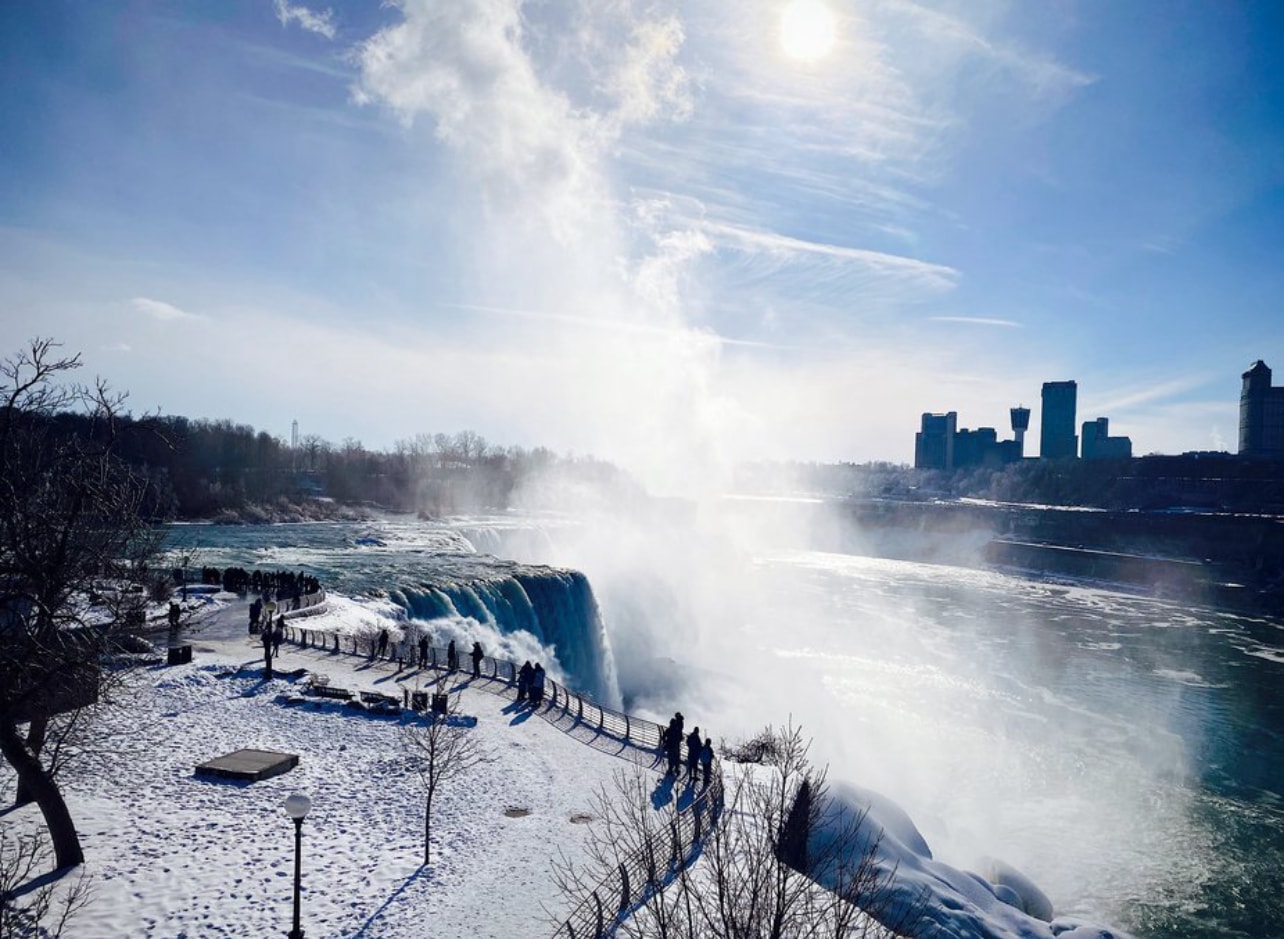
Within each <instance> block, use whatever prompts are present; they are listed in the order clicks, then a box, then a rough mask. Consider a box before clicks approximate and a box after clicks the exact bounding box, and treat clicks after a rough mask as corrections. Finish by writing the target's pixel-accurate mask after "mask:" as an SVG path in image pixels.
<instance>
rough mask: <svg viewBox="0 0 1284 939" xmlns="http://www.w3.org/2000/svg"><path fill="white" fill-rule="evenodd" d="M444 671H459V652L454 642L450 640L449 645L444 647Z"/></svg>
mask: <svg viewBox="0 0 1284 939" xmlns="http://www.w3.org/2000/svg"><path fill="white" fill-rule="evenodd" d="M446 670H447V671H450V672H457V671H459V651H458V650H457V649H456V648H455V640H453V639H452V640H450V645H448V646H446Z"/></svg>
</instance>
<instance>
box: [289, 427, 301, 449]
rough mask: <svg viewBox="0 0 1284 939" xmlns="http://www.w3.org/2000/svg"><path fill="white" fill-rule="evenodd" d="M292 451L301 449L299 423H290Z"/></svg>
mask: <svg viewBox="0 0 1284 939" xmlns="http://www.w3.org/2000/svg"><path fill="white" fill-rule="evenodd" d="M290 449H292V450H297V449H299V422H298V421H291V422H290Z"/></svg>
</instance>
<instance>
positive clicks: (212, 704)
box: [0, 612, 650, 939]
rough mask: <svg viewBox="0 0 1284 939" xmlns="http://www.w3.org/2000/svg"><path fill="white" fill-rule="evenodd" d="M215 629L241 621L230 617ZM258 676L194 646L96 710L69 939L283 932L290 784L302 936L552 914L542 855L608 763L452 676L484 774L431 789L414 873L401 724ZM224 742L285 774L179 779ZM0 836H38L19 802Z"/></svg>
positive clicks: (251, 653)
mask: <svg viewBox="0 0 1284 939" xmlns="http://www.w3.org/2000/svg"><path fill="white" fill-rule="evenodd" d="M235 620H236V622H237V623H238V624H239V623H243V622H244V618H243V616H242V614H241V613H240V612H236V613H235ZM276 664H277V666H278V676H279V675H280V674H281V670H294V669H299V668H306V669H310V670H315V671H319V672H323V673H324V674H326V675H328V676H329V678H330V682H331V684H332V685H334V686H338V687H345V688H348V689H351V690H354V691H356V690H378V691H382V692H383V693H386V694H387V693H391V694H397V695H400V685H399V681H398V676H397V675H396V674H395V666H394V665H392V664H390V663H370V662H367V661H365V660H363V659H360V658H354V657H352V656H345V655H334V654H331V653H326V652H322V651H319V650H301V649H298V648H296V647H292V646H288V645H287V646H282V654H281V656H280V658H279V659H278V660H277V663H276ZM261 665H262V661H261V655H260V654H259V646H258V643H257V640H256V639H253V638H252V637H248V636H246V637H245V638H237V639H216V640H209V641H202V640H201V639H199V638H198V639H197V640H196V642H195V643H194V656H193V662H192V664H191V665H185V666H173V667H167V666H151V667H146V668H143V669H141V670H139V671H138V672H137V673H135V674H133V675H131V676H130V678H129V680H128V684H127V686H126V688H125V689H124V692H123V694H121V695H120V696H119V697H120V701H119V705H118V706H116V707H112V708H104V709H102V713H101V714H100V715H99V719H100V720H101V721H102V722H103V725H104V729H105V730H108V731H111V732H112V733H113V737H112V738H111V743H110V746H111V747H112V748H113V749H115V750H116V752H114V753H113V754H112V756H111V758H110V759H109V760H106V761H103V762H101V763H100V762H97V761H96V762H94V763H93V764H85V765H83V766H82V767H80V768H79V769H69V770H68V774H67V777H66V781H65V791H66V794H67V798H68V802H69V804H70V807H71V810H72V814H73V817H74V818H75V819H76V821H77V824H78V827H79V829H80V832H81V836H82V841H83V845H84V849H85V855H86V864H85V869H86V871H87V872H88V873H89V875H90V876H91V878H92V881H93V884H94V898H93V901H92V902H91V903H90V904H89V905H88V907H87V908H86V909H85V910H84V911H83V912H82V913H81V914H80V915H79V916H78V917H77V919H76V920H75V922H74V923H73V924H72V927H71V929H70V930H69V934H70V935H71V936H84V937H96V939H98V937H101V939H108V937H196V936H265V935H284V934H285V932H286V931H288V929H289V928H290V922H289V918H290V915H291V901H292V877H293V857H294V855H293V851H294V843H293V842H294V835H293V826H292V824H291V822H290V820H289V819H288V818H287V817H286V816H285V814H284V811H283V809H282V804H283V802H284V800H285V798H286V797H287V796H288V795H289V794H290V793H292V792H294V791H296V790H301V791H304V792H306V793H308V794H309V795H310V796H311V798H312V811H311V813H310V814H309V815H308V817H307V819H306V820H305V821H304V825H303V882H304V884H303V886H304V890H303V899H302V910H303V915H302V926H303V929H304V930H305V932H306V934H307V935H308V936H310V937H324V936H362V937H371V939H373V937H399V936H419V935H422V934H423V931H424V926H425V923H428V922H431V923H432V932H433V934H434V935H440V936H471V937H487V936H494V937H512V936H517V935H522V934H529V933H531V932H534V934H536V935H542V934H548V933H551V932H552V931H553V921H552V919H551V916H550V914H554V915H555V914H559V913H565V912H566V911H565V909H564V907H565V903H564V902H563V901H562V900H561V898H560V897H559V896H558V895H557V894H556V892H555V890H554V887H553V883H552V880H551V878H550V869H551V862H552V860H553V858H554V857H555V855H556V853H557V851H558V849H561V850H563V851H565V852H567V853H568V854H570V855H575V854H576V853H577V851H578V848H579V846H580V844H582V841H583V838H584V833H585V829H586V826H585V825H584V824H583V823H582V822H583V817H584V816H585V815H586V814H588V813H589V812H590V808H591V795H592V793H593V790H594V788H595V787H596V786H598V785H599V784H602V783H606V782H607V781H609V779H610V778H611V776H612V774H613V773H614V772H615V771H617V770H619V769H621V768H626V767H628V766H629V765H630V764H629V763H628V762H626V761H624V760H621V759H618V758H615V757H612V756H610V755H608V754H605V753H603V752H601V751H600V750H598V749H595V748H593V747H590V746H585V744H584V743H583V742H581V741H580V740H577V739H576V738H575V737H573V736H571V735H568V734H566V733H564V732H562V731H561V730H559V729H557V728H556V727H554V726H552V725H551V724H549V723H547V722H545V721H544V720H541V719H540V718H538V717H533V716H531V715H530V714H529V712H526V711H520V712H519V711H516V710H515V706H514V705H513V703H512V702H511V701H510V700H509V699H508V698H505V697H501V696H499V695H498V694H493V693H487V692H486V691H484V690H479V689H477V688H474V687H470V686H469V685H468V682H467V679H466V678H464V677H461V678H459V679H458V681H457V683H456V687H461V686H462V687H461V690H460V711H461V712H462V713H464V714H466V715H470V716H472V717H475V718H476V721H477V723H476V726H475V728H473V730H472V731H470V732H471V733H475V734H476V735H477V741H478V743H479V744H480V746H481V747H482V748H483V749H484V750H485V751H486V753H487V754H488V755H489V756H490V757H491V759H492V761H491V762H489V763H487V764H485V765H483V766H481V767H479V768H477V769H476V770H474V771H473V772H472V773H471V774H470V775H469V776H467V777H466V778H463V779H461V780H459V781H457V782H455V783H453V784H446V785H443V788H442V789H441V790H439V792H438V796H437V800H436V801H435V803H434V807H433V859H432V863H431V864H430V865H429V866H427V867H422V866H421V862H422V859H423V792H422V784H421V783H420V781H419V778H418V776H417V775H415V774H414V773H413V771H411V770H409V768H408V767H407V766H405V764H404V763H403V762H402V760H401V759H400V758H399V744H398V737H397V725H398V723H399V722H400V721H401V720H409V719H412V718H410V717H405V718H397V717H377V716H373V715H370V714H367V713H364V712H360V711H357V710H354V709H351V708H345V707H343V706H341V705H339V704H337V703H335V704H327V705H324V706H321V707H318V708H313V707H312V706H310V705H301V706H300V705H295V706H289V705H286V704H284V703H281V701H279V700H278V698H279V696H284V695H288V694H290V693H294V692H298V691H300V690H301V686H302V682H301V681H299V680H297V679H291V678H288V677H277V678H276V679H275V680H273V681H270V682H267V681H264V680H263V679H262V672H261ZM415 674H417V673H403V675H402V676H401V677H403V678H407V677H411V676H414V675H415ZM479 684H487V683H486V682H481V683H479ZM409 686H410V687H413V686H414V680H413V678H411V681H410V682H409ZM243 747H248V748H256V749H264V750H278V751H284V752H288V753H296V754H299V756H300V761H299V765H298V766H297V767H296V768H295V769H294V770H292V771H290V772H288V773H286V774H284V775H282V776H278V777H276V778H273V779H268V780H264V781H260V782H255V783H252V784H247V783H237V782H232V781H222V780H219V781H214V780H209V779H206V778H203V777H197V776H195V775H194V773H193V769H194V767H195V766H196V764H198V763H202V762H204V761H206V760H209V759H212V758H214V757H217V756H221V755H223V754H226V753H230V752H232V751H234V750H237V749H241V748H243ZM625 755H626V756H628V755H630V754H629V753H628V752H627V751H626V753H625ZM640 758H643V759H644V761H645V760H646V759H649V758H650V754H646V755H645V756H644V757H641V756H640ZM12 783H13V777H12V773H11V771H9V770H8V768H7V767H6V768H4V769H3V770H0V786H2V787H3V788H4V789H5V790H6V791H9V792H11V791H12ZM506 809H522V810H525V812H526V814H521V813H519V812H513V813H511V816H510V815H506V814H505V810H506ZM572 818H575V819H576V821H572ZM5 824H6V825H15V826H22V827H30V828H32V829H38V828H39V827H40V824H41V820H40V816H39V812H38V810H36V809H35V808H34V807H27V808H23V809H20V810H18V811H16V812H13V813H10V814H9V815H8V816H6V818H5ZM546 911H547V912H546Z"/></svg>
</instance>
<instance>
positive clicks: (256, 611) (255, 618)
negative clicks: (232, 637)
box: [250, 597, 263, 636]
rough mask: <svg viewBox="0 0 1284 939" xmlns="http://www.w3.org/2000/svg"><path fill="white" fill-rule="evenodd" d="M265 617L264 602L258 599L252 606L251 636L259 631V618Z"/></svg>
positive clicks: (256, 598)
mask: <svg viewBox="0 0 1284 939" xmlns="http://www.w3.org/2000/svg"><path fill="white" fill-rule="evenodd" d="M262 615H263V601H262V600H260V599H259V598H258V597H255V598H254V602H253V603H251V604H250V635H251V636H253V635H254V634H255V633H256V632H258V631H259V617H260V616H262Z"/></svg>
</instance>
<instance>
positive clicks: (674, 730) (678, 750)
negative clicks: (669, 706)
mask: <svg viewBox="0 0 1284 939" xmlns="http://www.w3.org/2000/svg"><path fill="white" fill-rule="evenodd" d="M664 755H665V758H666V759H667V760H668V764H669V770H668V772H669V775H670V776H676V775H678V767H679V766H681V765H682V713H681V712H678V713H677V714H674V715H673V717H672V718H670V719H669V731H668V734H667V735H666V736H665V739H664Z"/></svg>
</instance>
